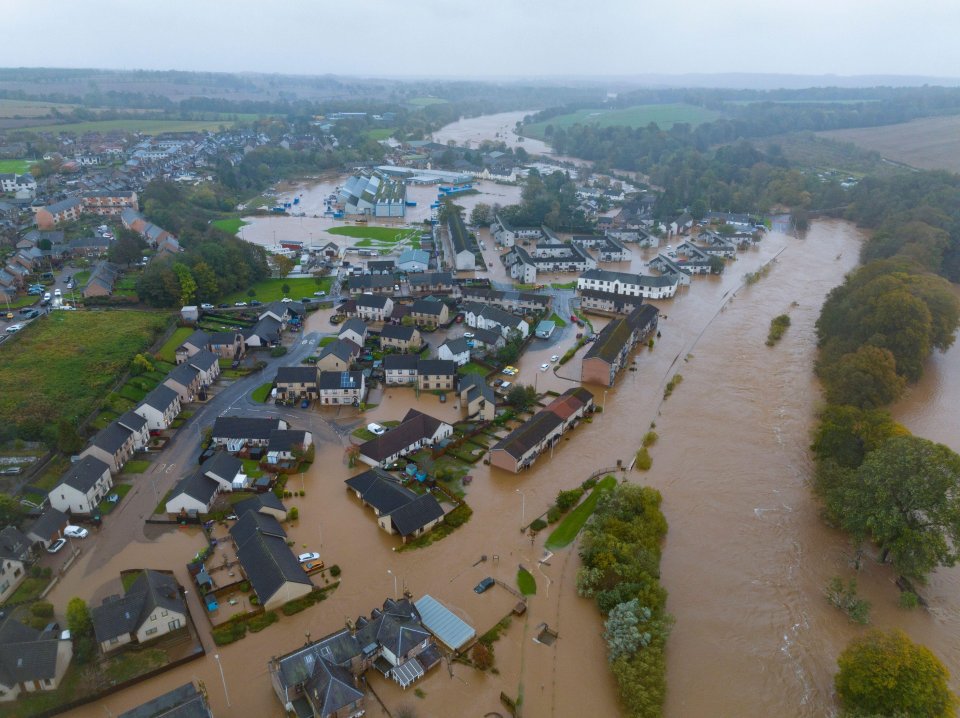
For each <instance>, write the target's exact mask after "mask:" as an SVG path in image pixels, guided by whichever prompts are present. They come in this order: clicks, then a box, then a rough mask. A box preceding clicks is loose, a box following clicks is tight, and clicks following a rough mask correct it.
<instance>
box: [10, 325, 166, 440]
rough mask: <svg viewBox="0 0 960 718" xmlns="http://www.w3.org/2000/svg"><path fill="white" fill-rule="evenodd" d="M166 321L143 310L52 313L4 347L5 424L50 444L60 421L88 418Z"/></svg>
mask: <svg viewBox="0 0 960 718" xmlns="http://www.w3.org/2000/svg"><path fill="white" fill-rule="evenodd" d="M168 321H169V315H166V314H162V313H158V312H141V311H100V312H54V313H52V314H50V315H48V316H46V317H43V318H41V319H38V320H36V321H34V322H32V323H31V324H30V325H29V326H28V327H27V328H26V329H24V330H23V331H22V332H20V333H19V334H17V336H16V338H15V340H14V341H7V342H6V343H5V344H3V345H0V421H2V422H3V424H5V425H14V426H16V427H17V428H18V429H19V433H20V435H21V436H23V437H25V438H27V437H29V436H38V437H41V438H47V439H49V438H50V436H49V434H50V432H51V431H54V432H55V430H56V419H57V418H59V417H62V416H66V417H76V418H85V417H86V416H87V415H88V414H90V413H91V412H92V411H93V410H94V409H95V408H96V407H97V406H98V405H99V404H100V403H101V402H102V401H103V400H104V397H105V395H106V394H107V393H108V390H109V389H111V388H112V387H113V385H114V384H115V382H116V380H117V378H118V377H119V376H120V375H122V374H123V372H124V371H126V370H127V368H128V367H129V366H130V360H131V359H133V357H134V355H136V354H137V353H139V352H142V351H144V350H146V349H148V348H149V347H150V345H151V344H152V343H153V342H154V341H155V340H156V337H157V335H159V333H160V332H162V331H163V328H164V327H165V326H166V324H167V322H168Z"/></svg>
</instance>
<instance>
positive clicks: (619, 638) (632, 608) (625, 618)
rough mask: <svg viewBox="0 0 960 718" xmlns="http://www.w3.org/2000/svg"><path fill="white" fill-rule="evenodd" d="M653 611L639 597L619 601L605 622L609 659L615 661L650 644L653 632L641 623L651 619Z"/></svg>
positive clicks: (605, 638)
mask: <svg viewBox="0 0 960 718" xmlns="http://www.w3.org/2000/svg"><path fill="white" fill-rule="evenodd" d="M651 615H652V614H651V611H650V609H649V608H647V607H645V606H641V605H640V602H639V601H638V600H637V599H635V598H634V599H631V600H629V601H626V602H624V603H618V604H617V605H616V606H614V608H613V610H612V611H610V615H609V617H608V618H607V620H606V621H605V622H604V624H603V627H604V629H605V630H604V633H603V639H604V640H605V641H606V642H607V659H608V660H609V661H610V662H611V663H613V662H614V661H615V660H617V659H618V658H619V657H620V656H631V655H633V654H634V653H636V652H637V651H638V650H640V649H641V648H645V647H646V646H649V645H650V641H651V640H652V638H653V634H651V633H650V631H647V630H645V627H644V626H642V625H641V624H643V623H646V622H647V621H649V620H650V617H651Z"/></svg>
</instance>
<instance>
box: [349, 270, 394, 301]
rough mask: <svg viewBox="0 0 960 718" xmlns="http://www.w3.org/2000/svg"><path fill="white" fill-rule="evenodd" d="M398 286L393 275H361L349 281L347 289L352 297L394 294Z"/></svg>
mask: <svg viewBox="0 0 960 718" xmlns="http://www.w3.org/2000/svg"><path fill="white" fill-rule="evenodd" d="M395 284H396V282H395V280H394V278H393V276H392V275H385V274H361V275H360V276H358V277H350V278H349V279H347V288H348V290H349V291H350V294H351V296H354V297H356V296H358V295H360V294H385V295H388V296H389V295H391V294H393V291H394V290H393V287H394V285H395Z"/></svg>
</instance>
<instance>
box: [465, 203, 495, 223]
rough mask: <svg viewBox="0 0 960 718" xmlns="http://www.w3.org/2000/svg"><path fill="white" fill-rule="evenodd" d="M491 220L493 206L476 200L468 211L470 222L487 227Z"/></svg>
mask: <svg viewBox="0 0 960 718" xmlns="http://www.w3.org/2000/svg"><path fill="white" fill-rule="evenodd" d="M491 222H493V208H492V207H491V206H490V205H489V204H485V203H484V202H478V203H477V204H476V205H475V206H474V208H473V209H472V210H471V211H470V224H472V225H474V226H476V227H489V226H490V223H491Z"/></svg>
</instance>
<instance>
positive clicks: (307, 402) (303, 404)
mask: <svg viewBox="0 0 960 718" xmlns="http://www.w3.org/2000/svg"><path fill="white" fill-rule="evenodd" d="M309 406H310V400H309V399H304V400H303V401H301V402H300V408H301V409H306V408H308V407H309Z"/></svg>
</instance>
